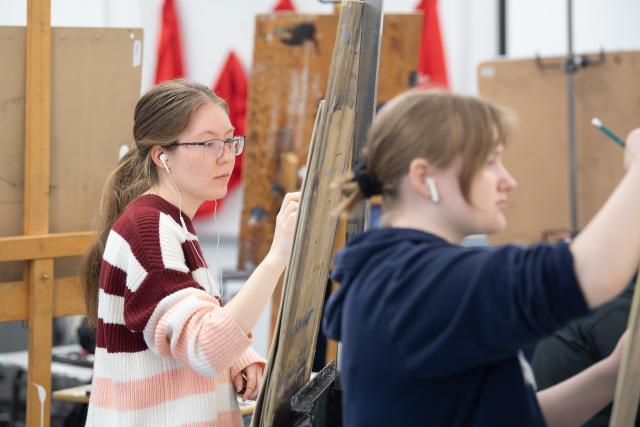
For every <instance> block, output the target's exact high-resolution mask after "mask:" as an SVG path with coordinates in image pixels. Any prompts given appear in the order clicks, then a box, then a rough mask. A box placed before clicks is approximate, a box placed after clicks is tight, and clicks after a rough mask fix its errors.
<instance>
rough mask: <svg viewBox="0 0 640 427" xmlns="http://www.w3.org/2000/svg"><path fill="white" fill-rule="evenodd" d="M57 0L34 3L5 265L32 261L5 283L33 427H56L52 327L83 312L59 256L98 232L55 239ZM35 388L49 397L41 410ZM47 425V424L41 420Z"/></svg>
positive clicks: (3, 297) (0, 250) (1, 250)
mask: <svg viewBox="0 0 640 427" xmlns="http://www.w3.org/2000/svg"><path fill="white" fill-rule="evenodd" d="M50 17H51V1H50V0H29V1H27V51H26V55H27V61H26V67H27V69H26V98H25V105H26V109H25V141H24V146H25V174H24V236H17V237H5V238H0V261H27V265H26V269H25V270H26V272H25V277H26V281H23V282H17V283H16V282H9V283H2V284H0V301H2V305H3V308H2V310H1V311H0V321H5V322H6V321H12V320H28V322H29V367H28V377H27V425H28V426H36V425H39V424H40V423H41V422H42V425H44V426H48V425H49V423H50V416H49V414H50V410H51V398H50V395H51V322H52V319H53V317H54V316H64V315H69V314H80V313H82V312H83V309H84V307H83V303H82V299H81V293H78V292H77V291H78V289H79V288H80V286H79V280H78V278H75V280H74V279H66V280H64V281H56V280H54V276H53V258H56V257H64V256H73V255H80V254H82V253H83V252H84V250H85V249H86V247H87V246H88V244H89V242H90V241H91V239H92V238H93V233H66V234H59V235H49V234H48V233H49V172H50V168H49V158H50V141H51V22H50V21H51V18H50ZM35 384H38V385H40V386H42V387H43V388H44V389H45V391H46V392H47V397H46V398H45V400H44V402H43V405H44V406H43V408H44V409H43V410H42V411H41V405H40V399H39V398H38V391H37V389H36V387H35ZM41 420H42V421H41Z"/></svg>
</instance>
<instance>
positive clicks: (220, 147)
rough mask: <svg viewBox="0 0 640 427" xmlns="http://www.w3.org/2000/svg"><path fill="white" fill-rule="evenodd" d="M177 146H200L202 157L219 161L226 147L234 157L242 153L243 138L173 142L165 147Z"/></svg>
mask: <svg viewBox="0 0 640 427" xmlns="http://www.w3.org/2000/svg"><path fill="white" fill-rule="evenodd" d="M178 145H200V146H202V148H203V150H204V156H205V157H206V158H207V159H216V160H217V159H220V158H222V155H223V153H224V146H225V145H226V146H227V148H228V149H229V151H231V153H232V154H233V155H234V156H238V155H239V154H240V153H242V149H243V148H244V136H234V137H233V138H229V139H210V140H208V141H203V142H178V141H176V142H173V143H171V144H169V145H166V147H177V146H178Z"/></svg>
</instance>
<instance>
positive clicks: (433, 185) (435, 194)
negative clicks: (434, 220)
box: [424, 176, 440, 203]
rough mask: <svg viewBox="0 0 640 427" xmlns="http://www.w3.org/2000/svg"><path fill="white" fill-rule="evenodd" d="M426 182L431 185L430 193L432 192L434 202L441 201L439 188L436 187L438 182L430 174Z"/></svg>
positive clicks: (428, 185)
mask: <svg viewBox="0 0 640 427" xmlns="http://www.w3.org/2000/svg"><path fill="white" fill-rule="evenodd" d="M424 183H425V184H426V185H427V187H429V193H431V200H432V201H433V203H438V202H439V201H440V195H439V194H438V188H437V187H436V182H435V181H434V180H433V178H431V177H430V176H428V177H427V179H425V181H424Z"/></svg>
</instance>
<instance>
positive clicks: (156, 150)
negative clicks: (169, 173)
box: [149, 145, 169, 170]
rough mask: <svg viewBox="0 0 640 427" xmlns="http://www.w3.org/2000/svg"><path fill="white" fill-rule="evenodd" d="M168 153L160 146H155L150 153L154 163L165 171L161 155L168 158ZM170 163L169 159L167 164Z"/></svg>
mask: <svg viewBox="0 0 640 427" xmlns="http://www.w3.org/2000/svg"><path fill="white" fill-rule="evenodd" d="M166 153H167V152H166V150H163V149H162V148H161V147H160V146H159V145H154V146H153V147H151V150H150V152H149V155H150V156H151V160H152V161H153V163H154V164H155V165H156V166H157V167H159V168H160V169H162V170H164V165H163V164H162V160H160V155H161V154H165V156H166ZM168 161H169V159H168V157H167V162H168Z"/></svg>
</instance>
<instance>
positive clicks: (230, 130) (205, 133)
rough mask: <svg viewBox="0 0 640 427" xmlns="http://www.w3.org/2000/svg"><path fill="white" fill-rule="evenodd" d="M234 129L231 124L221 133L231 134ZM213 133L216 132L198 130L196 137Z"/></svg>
mask: <svg viewBox="0 0 640 427" xmlns="http://www.w3.org/2000/svg"><path fill="white" fill-rule="evenodd" d="M234 130H235V128H234V127H233V126H231V127H230V128H229V129H227V131H226V132H225V133H224V134H223V135H228V134H232V135H233V131H234ZM215 134H216V133H215V132H214V131H211V130H205V131H203V132H200V133H199V134H197V135H196V137H198V136H203V135H215Z"/></svg>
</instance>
